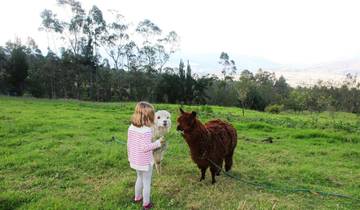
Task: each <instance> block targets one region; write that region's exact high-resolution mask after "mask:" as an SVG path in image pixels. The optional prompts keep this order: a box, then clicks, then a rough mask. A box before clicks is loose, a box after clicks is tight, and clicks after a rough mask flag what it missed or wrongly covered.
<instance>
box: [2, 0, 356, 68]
mask: <svg viewBox="0 0 360 210" xmlns="http://www.w3.org/2000/svg"><path fill="white" fill-rule="evenodd" d="M81 2H82V4H83V6H84V7H85V8H90V6H92V5H93V4H95V5H97V6H98V7H99V8H100V9H102V10H103V11H107V10H108V9H116V10H118V11H119V12H120V13H121V14H123V15H124V16H125V17H126V19H127V20H128V21H130V22H132V23H133V24H136V23H137V22H139V21H140V20H143V19H145V18H147V19H150V20H151V21H153V22H155V23H156V24H157V25H158V26H160V28H162V29H163V30H164V31H171V30H175V31H176V32H177V33H178V34H179V35H180V37H181V43H180V47H181V53H183V54H200V55H201V54H209V53H210V54H220V52H222V51H225V52H228V53H229V54H230V56H231V55H245V56H256V57H259V58H264V59H267V60H269V61H271V62H274V63H279V64H283V65H289V66H306V65H312V64H319V63H324V62H332V61H337V60H343V59H350V58H354V57H359V55H360V41H359V39H360V24H359V20H360V12H359V11H358V10H359V8H360V1H358V0H326V1H325V0H316V1H314V0H297V1H294V0H263V1H262V0H248V1H241V0H233V1H230V0H212V1H211V0H207V1H206V0H181V1H178V0H152V1H150V0H83V1H81ZM45 8H49V9H56V8H58V7H57V5H56V1H55V0H31V1H26V0H11V1H10V0H8V1H2V2H1V7H0V25H1V33H0V45H3V44H4V43H5V42H6V41H8V40H10V39H11V40H13V39H14V37H15V36H18V37H21V38H25V37H27V36H31V37H33V38H34V39H35V41H36V42H37V44H38V45H39V46H40V47H41V48H42V49H45V48H46V46H47V41H46V40H47V39H46V34H45V33H44V32H40V31H38V28H39V27H40V24H41V19H40V12H41V11H42V10H44V9H45Z"/></svg>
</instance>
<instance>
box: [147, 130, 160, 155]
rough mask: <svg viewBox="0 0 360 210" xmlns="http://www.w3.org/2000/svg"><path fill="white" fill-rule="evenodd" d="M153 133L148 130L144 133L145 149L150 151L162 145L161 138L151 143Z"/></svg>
mask: <svg viewBox="0 0 360 210" xmlns="http://www.w3.org/2000/svg"><path fill="white" fill-rule="evenodd" d="M151 138H152V133H151V132H146V133H144V141H143V142H144V145H143V151H144V152H149V151H151V150H154V149H157V148H159V147H161V143H160V139H158V140H156V141H155V142H153V143H151Z"/></svg>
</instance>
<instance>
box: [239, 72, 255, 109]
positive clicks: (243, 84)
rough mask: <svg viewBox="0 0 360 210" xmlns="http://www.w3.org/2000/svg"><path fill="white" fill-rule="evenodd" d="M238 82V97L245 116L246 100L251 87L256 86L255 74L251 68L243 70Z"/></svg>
mask: <svg viewBox="0 0 360 210" xmlns="http://www.w3.org/2000/svg"><path fill="white" fill-rule="evenodd" d="M237 84H238V85H237V90H238V98H239V101H240V104H241V109H242V114H243V116H245V107H246V101H247V99H248V97H249V94H250V90H251V88H253V87H254V86H255V83H254V75H253V74H252V73H251V72H250V71H249V70H244V71H242V72H241V74H240V79H239V82H238V83H237Z"/></svg>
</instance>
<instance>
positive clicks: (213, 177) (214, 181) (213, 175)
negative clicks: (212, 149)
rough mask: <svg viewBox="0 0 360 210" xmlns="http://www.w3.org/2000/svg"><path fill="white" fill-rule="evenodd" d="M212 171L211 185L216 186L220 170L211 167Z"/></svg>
mask: <svg viewBox="0 0 360 210" xmlns="http://www.w3.org/2000/svg"><path fill="white" fill-rule="evenodd" d="M210 171H211V184H215V183H216V180H215V175H216V172H217V171H218V170H217V169H216V168H213V167H210Z"/></svg>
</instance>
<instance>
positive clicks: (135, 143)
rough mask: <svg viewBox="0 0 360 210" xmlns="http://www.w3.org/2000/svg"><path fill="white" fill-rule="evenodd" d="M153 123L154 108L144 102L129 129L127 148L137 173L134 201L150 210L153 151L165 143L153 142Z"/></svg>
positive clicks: (136, 109) (136, 110)
mask: <svg viewBox="0 0 360 210" xmlns="http://www.w3.org/2000/svg"><path fill="white" fill-rule="evenodd" d="M153 123H154V107H153V106H152V105H151V104H149V103H147V102H143V101H141V102H139V103H138V104H136V107H135V112H134V114H133V116H132V119H131V125H130V127H129V129H128V141H127V148H128V159H129V162H130V167H131V168H133V169H135V170H136V173H137V179H136V183H135V197H134V201H135V202H136V203H138V202H141V200H142V201H143V207H144V209H150V208H152V206H153V205H152V203H151V202H150V186H151V176H152V170H153V165H154V161H153V153H152V150H154V149H157V148H159V147H160V146H161V145H162V144H164V143H165V141H164V140H163V139H162V138H160V139H158V140H157V141H155V142H153V143H152V142H151V138H152V135H153V133H152V129H151V128H150V127H151V126H152V125H153Z"/></svg>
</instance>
